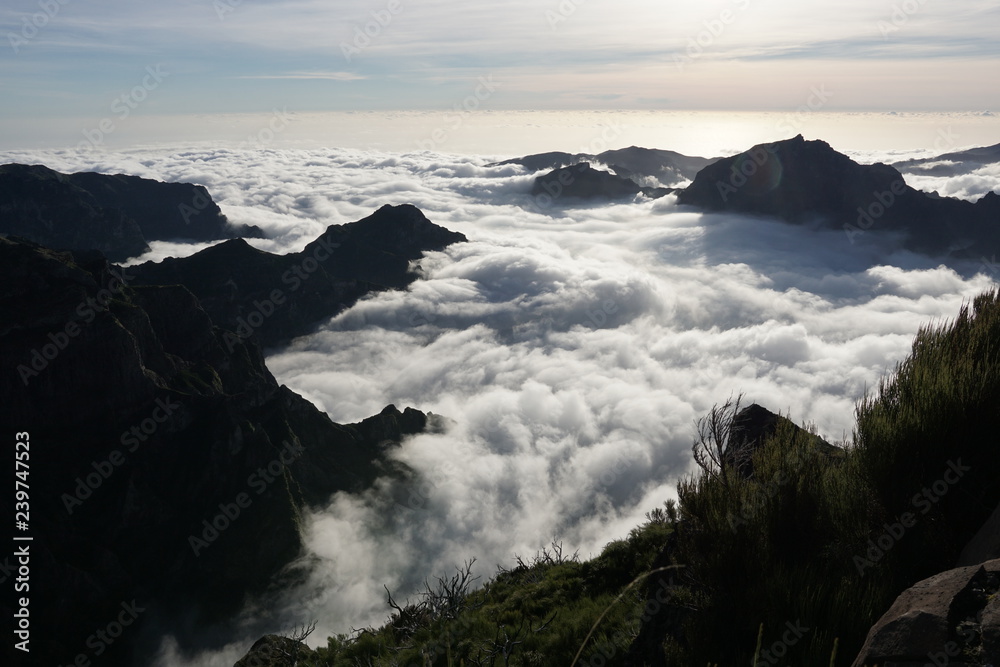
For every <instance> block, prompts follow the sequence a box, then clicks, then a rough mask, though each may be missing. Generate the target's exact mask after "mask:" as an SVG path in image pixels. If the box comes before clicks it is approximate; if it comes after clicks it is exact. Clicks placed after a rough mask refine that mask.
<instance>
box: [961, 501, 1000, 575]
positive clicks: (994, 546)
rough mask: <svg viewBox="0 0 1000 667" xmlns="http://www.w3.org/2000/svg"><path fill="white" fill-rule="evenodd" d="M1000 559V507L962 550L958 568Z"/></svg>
mask: <svg viewBox="0 0 1000 667" xmlns="http://www.w3.org/2000/svg"><path fill="white" fill-rule="evenodd" d="M995 558H1000V506H998V507H997V508H996V510H994V512H993V514H992V516H990V518H989V519H988V520H987V521H986V523H985V524H984V525H983V527H982V528H981V529H980V530H979V532H978V533H976V535H975V536H974V537H973V538H972V539H971V540H969V543H968V544H966V545H965V548H964V549H962V553H961V555H960V556H959V557H958V563H956V567H963V566H967V565H977V564H979V563H985V562H986V561H988V560H993V559H995Z"/></svg>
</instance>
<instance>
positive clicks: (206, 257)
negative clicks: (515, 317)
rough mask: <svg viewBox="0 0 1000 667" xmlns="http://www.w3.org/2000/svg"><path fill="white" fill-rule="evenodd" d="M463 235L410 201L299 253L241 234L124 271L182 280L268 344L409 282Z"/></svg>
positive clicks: (214, 309)
mask: <svg viewBox="0 0 1000 667" xmlns="http://www.w3.org/2000/svg"><path fill="white" fill-rule="evenodd" d="M465 240H466V239H465V236H464V235H462V234H460V233H458V232H452V231H449V230H447V229H444V228H443V227H439V226H438V225H435V224H434V223H432V222H431V221H430V220H428V219H427V218H426V217H425V216H424V214H423V213H422V212H421V211H420V210H419V209H418V208H416V207H415V206H411V205H408V204H404V205H401V206H388V205H387V206H383V207H382V208H380V209H378V210H377V211H375V213H373V214H372V215H370V216H368V217H367V218H364V219H362V220H359V221H357V222H352V223H348V224H345V225H331V226H330V227H328V228H327V230H326V232H324V233H323V234H322V235H321V236H320V237H319V238H317V239H316V240H315V241H312V242H311V243H309V244H308V245H307V246H306V247H305V248H304V249H303V250H302V252H298V253H289V254H287V255H275V254H271V253H268V252H264V251H261V250H257V249H255V248H253V247H252V246H250V244H248V243H247V242H246V241H244V240H242V239H234V240H231V241H226V242H225V243H220V244H218V245H216V246H213V247H211V248H206V249H205V250H202V251H201V252H198V253H195V254H194V255H191V256H189V257H182V258H168V259H165V260H163V261H162V262H147V263H145V264H140V265H138V266H134V267H131V268H130V269H129V272H130V274H132V275H133V276H134V280H135V284H136V285H184V286H185V287H187V288H188V289H190V290H191V292H193V293H194V295H195V296H197V297H198V299H199V301H200V302H201V304H202V306H203V307H204V308H205V310H206V311H207V312H208V314H209V315H210V316H211V318H212V320H213V321H214V322H215V323H216V324H217V325H219V326H221V327H223V328H225V329H228V330H229V331H232V332H236V334H237V335H238V336H240V337H243V338H245V337H247V336H250V335H255V336H256V337H257V338H258V339H259V340H260V341H261V342H262V343H263V344H264V345H265V346H275V345H279V344H281V343H285V342H288V341H289V340H291V339H292V338H294V337H295V336H300V335H303V334H306V333H309V332H310V331H312V329H313V327H314V326H315V325H316V324H317V323H318V322H320V321H321V320H323V319H326V318H330V317H333V316H334V315H336V314H337V313H339V312H340V311H341V310H343V309H345V308H347V307H349V306H351V305H353V304H354V303H355V302H356V301H357V300H358V299H359V298H361V297H362V296H364V295H365V294H368V293H369V292H372V291H378V290H384V289H399V288H403V287H406V286H407V285H409V284H410V283H411V282H413V281H414V280H415V279H416V278H417V274H416V273H415V272H414V271H412V270H411V269H410V266H411V262H413V261H415V260H417V259H419V258H420V257H421V255H422V253H423V252H425V251H432V250H443V249H444V248H446V247H447V246H448V245H450V244H452V243H458V242H462V241H465Z"/></svg>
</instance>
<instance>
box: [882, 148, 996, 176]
mask: <svg viewBox="0 0 1000 667" xmlns="http://www.w3.org/2000/svg"><path fill="white" fill-rule="evenodd" d="M996 162H1000V144H996V145H994V146H986V147H984V148H972V149H969V150H966V151H958V152H955V153H944V154H943V155H938V156H936V157H929V158H921V159H917V160H904V161H902V162H893V163H892V166H893V167H895V168H896V169H899V170H900V171H904V172H909V173H913V174H925V175H927V176H957V175H958V174H967V173H969V172H970V171H972V170H974V169H977V168H979V167H983V166H985V165H987V164H993V163H996Z"/></svg>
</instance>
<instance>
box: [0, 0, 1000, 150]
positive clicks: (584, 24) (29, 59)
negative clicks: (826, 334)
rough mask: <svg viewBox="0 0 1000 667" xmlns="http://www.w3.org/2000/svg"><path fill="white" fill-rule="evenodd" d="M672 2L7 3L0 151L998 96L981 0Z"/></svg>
mask: <svg viewBox="0 0 1000 667" xmlns="http://www.w3.org/2000/svg"><path fill="white" fill-rule="evenodd" d="M673 4H674V6H672V7H670V8H669V9H668V8H665V7H664V6H663V4H662V3H658V2H652V1H651V0H630V1H628V2H623V3H617V4H615V5H610V4H608V3H598V2H590V1H588V0H562V1H561V2H557V1H556V0H552V1H550V2H542V3H532V2H527V1H526V0H517V1H514V2H508V3H505V4H504V5H502V6H473V5H463V4H457V3H453V2H444V1H443V0H426V1H424V2H407V1H406V0H370V1H365V2H350V3H346V2H320V1H319V0H300V1H297V2H252V1H250V0H246V1H244V0H182V1H180V2H175V3H170V4H169V5H162V4H158V3H152V2H148V1H146V0H143V1H139V2H124V1H123V0H113V1H111V2H107V3H102V4H101V5H100V6H94V5H93V4H84V3H77V2H73V1H72V0H13V1H12V2H9V3H6V6H5V7H4V8H3V9H0V28H2V31H0V36H2V37H3V44H2V45H0V47H2V48H0V51H2V53H3V54H4V55H3V56H2V59H0V81H2V85H3V89H4V91H5V94H4V97H5V102H6V103H5V105H4V106H3V108H2V109H0V148H11V147H28V146H32V145H43V144H44V145H47V146H50V145H53V139H52V138H53V137H65V139H60V140H61V141H65V142H66V144H67V145H75V144H76V143H77V142H78V141H79V139H77V138H76V137H79V136H80V134H81V133H82V132H84V131H86V130H88V129H93V128H99V127H100V122H101V121H105V120H106V121H107V122H108V123H111V124H112V125H114V126H115V129H116V130H119V131H120V132H121V134H122V135H124V134H126V126H130V128H129V129H128V132H131V133H132V134H134V135H135V138H134V140H132V143H140V142H143V141H157V140H160V138H161V137H159V136H158V134H157V132H156V127H155V126H156V124H157V123H158V122H160V121H159V119H166V121H165V122H167V123H168V124H169V123H174V124H177V126H178V127H179V128H181V129H184V128H183V123H184V122H187V123H188V124H189V126H188V127H187V131H188V132H189V133H194V134H198V128H197V127H194V126H193V125H194V123H193V122H192V120H191V117H192V115H195V116H197V115H200V116H205V117H211V118H225V117H226V116H228V115H231V114H250V115H252V114H264V115H266V114H270V113H273V112H274V110H285V111H286V112H287V113H290V114H299V115H300V116H303V115H310V114H323V113H331V112H351V111H355V112H361V111H375V112H383V113H384V112H389V111H391V110H395V109H406V110H421V111H427V112H436V113H442V114H444V113H448V112H449V111H451V110H454V109H455V108H461V109H467V108H468V107H469V106H474V107H475V109H476V111H477V112H482V111H487V110H493V111H504V112H509V111H512V110H518V109H533V110H539V111H542V110H570V111H578V110H636V111H647V112H691V111H695V110H699V109H713V110H717V111H762V112H781V113H789V112H794V111H795V110H796V109H799V108H801V107H803V106H807V107H808V108H809V109H810V110H811V111H816V112H845V111H851V112H876V113H879V112H882V113H888V112H897V113H909V112H918V111H919V112H969V113H978V114H984V113H986V114H988V113H990V112H991V111H992V110H996V109H998V108H1000V89H998V88H997V87H996V86H991V85H986V84H987V82H989V81H991V80H993V79H995V76H996V74H997V73H998V71H1000V68H998V66H997V65H998V56H1000V44H998V43H997V41H996V40H995V38H994V35H993V30H994V28H995V26H996V25H997V24H998V19H1000V6H998V4H997V3H996V2H976V1H971V0H963V1H960V2H950V3H947V4H944V3H929V2H926V0H906V1H905V2H898V1H895V0H893V1H883V0H879V1H877V2H871V1H869V0H866V1H865V2H861V1H860V0H851V1H849V2H819V3H809V5H808V6H804V5H801V4H796V3H791V2H783V1H778V0H773V1H770V2H768V1H765V0H725V1H713V2H684V3H673ZM470 100H471V101H470ZM105 127H110V126H109V125H105ZM160 134H162V133H160ZM183 136H184V132H180V133H174V134H172V135H170V136H169V137H166V139H167V140H171V139H173V138H176V137H183ZM645 143H651V142H645ZM968 143H969V144H972V143H976V142H975V141H970V142H968ZM662 147H664V148H673V147H672V146H662ZM914 147H915V146H914ZM555 148H557V147H553V149H555Z"/></svg>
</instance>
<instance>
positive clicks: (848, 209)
mask: <svg viewBox="0 0 1000 667" xmlns="http://www.w3.org/2000/svg"><path fill="white" fill-rule="evenodd" d="M677 200H678V203H680V204H686V205H690V206H695V207H698V208H701V209H704V210H707V211H720V212H723V211H724V212H733V213H743V214H749V215H758V216H768V217H775V218H779V219H781V220H785V221H787V222H790V223H794V224H817V225H820V226H822V227H827V228H833V229H843V230H844V231H845V233H846V234H847V238H848V239H849V240H850V241H851V242H857V241H858V239H859V238H861V237H863V236H864V235H865V234H867V233H877V234H884V233H895V234H898V235H900V236H901V238H902V239H903V241H902V246H903V247H905V248H908V249H910V250H913V251H916V252H920V253H925V254H929V255H933V256H961V255H963V254H964V253H972V255H974V256H975V257H976V258H978V257H979V255H980V254H982V253H981V252H980V250H981V249H982V248H991V247H995V246H996V244H997V242H998V241H1000V196H998V195H997V194H995V193H990V194H989V195H987V196H986V197H983V198H982V199H981V200H979V201H978V202H976V203H972V202H967V201H962V200H958V199H949V198H946V197H939V196H937V195H935V194H933V193H926V192H921V191H919V190H915V189H914V188H911V187H910V186H908V185H906V182H905V181H904V179H903V176H902V174H900V173H899V171H897V170H896V169H895V168H894V167H891V166H889V165H885V164H880V163H879V164H872V165H861V164H858V163H857V162H855V161H854V160H852V159H851V158H849V157H847V156H846V155H843V154H841V153H838V152H837V151H835V150H833V149H832V148H831V147H830V145H829V144H827V143H826V142H823V141H806V140H805V139H803V137H802V136H801V135H799V136H797V137H795V138H794V139H788V140H786V141H779V142H776V143H774V144H761V145H758V146H754V147H753V148H751V149H750V150H749V151H746V152H743V153H740V154H738V155H735V156H732V157H728V158H723V159H721V160H719V161H718V162H715V163H713V164H711V165H709V166H708V167H706V168H705V169H703V170H702V171H700V172H699V173H698V175H697V176H696V177H695V179H694V182H692V183H691V185H690V186H688V187H687V188H686V189H684V190H682V191H681V192H680V193H679V194H678V198H677ZM976 248H978V249H980V250H976ZM977 252H979V254H976V253H977Z"/></svg>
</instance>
